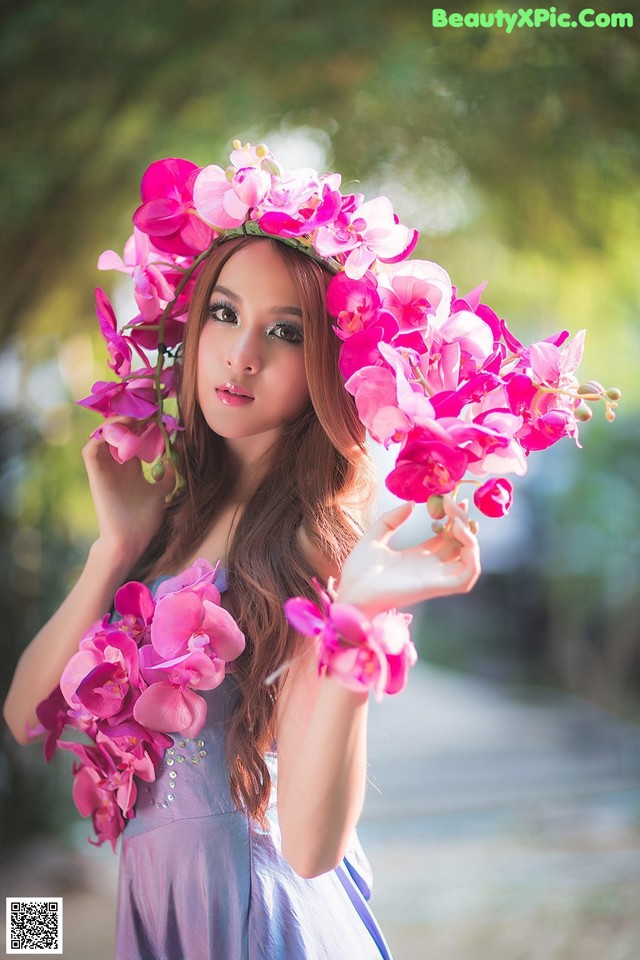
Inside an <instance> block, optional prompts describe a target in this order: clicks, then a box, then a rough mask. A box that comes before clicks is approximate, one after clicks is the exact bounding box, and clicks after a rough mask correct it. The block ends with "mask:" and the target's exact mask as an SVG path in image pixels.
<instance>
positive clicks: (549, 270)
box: [0, 0, 640, 832]
mask: <svg viewBox="0 0 640 960" xmlns="http://www.w3.org/2000/svg"><path fill="white" fill-rule="evenodd" d="M494 6H495V5H494V4H491V3H485V2H483V0H479V2H478V3H476V4H474V9H487V10H490V9H493V8H494ZM566 6H567V7H569V8H570V9H571V8H572V7H576V8H577V5H576V4H575V3H572V2H568V3H567V4H566ZM616 9H617V10H619V11H623V10H627V9H628V10H630V11H634V12H636V13H637V11H635V8H634V4H630V3H627V4H625V3H617V4H616ZM430 14H431V5H428V4H425V3H424V2H422V0H396V2H395V3H394V4H393V5H392V4H390V3H389V2H388V0H342V2H339V3H338V2H336V0H325V2H324V3H322V4H311V3H309V2H308V0H305V2H301V0H271V2H269V3H268V4H265V3H260V2H257V0H237V2H235V3H233V4H222V3H219V2H211V0H183V2H182V3H179V4H178V3H175V2H173V0H172V2H169V0H153V2H151V0H138V2H136V3H124V2H121V0H93V2H91V3H85V2H81V0H23V2H21V3H20V4H14V5H8V4H5V5H3V7H2V10H1V12H0V23H1V25H2V30H1V31H0V78H1V82H2V84H3V91H4V95H3V97H2V98H0V125H1V127H2V135H3V145H4V149H3V151H2V154H1V155H0V199H1V201H2V208H3V211H4V214H3V218H2V221H1V222H0V237H1V243H2V247H1V253H0V261H1V262H2V264H3V267H4V268H5V269H4V277H3V288H2V289H3V301H4V303H3V310H2V311H1V312H0V337H1V338H2V341H1V342H2V344H3V347H2V352H1V353H0V387H1V391H0V397H1V398H2V408H1V412H2V423H1V424H0V429H1V431H2V444H3V447H2V459H1V462H0V492H1V494H2V496H1V497H0V523H1V526H2V534H3V537H2V544H3V545H2V550H1V554H0V556H1V561H2V571H1V572H2V577H1V581H0V609H1V610H2V615H3V617H2V623H3V662H4V663H5V669H6V674H5V677H4V678H3V679H4V687H5V688H6V685H7V684H8V679H9V675H10V672H11V669H12V666H13V663H14V662H15V660H16V659H17V657H18V655H19V651H20V650H21V649H22V648H23V647H24V645H25V644H26V642H27V641H28V640H29V639H30V637H31V636H32V635H33V634H34V633H35V632H36V630H37V629H38V626H39V625H40V623H42V621H43V620H44V619H45V618H46V617H47V615H48V614H49V613H51V612H52V610H53V609H54V608H55V606H56V605H57V604H58V603H59V601H60V599H61V597H62V596H63V594H64V592H65V590H66V589H67V587H68V586H69V584H70V583H71V581H72V579H73V576H74V573H75V571H76V570H77V566H78V564H80V563H81V562H82V558H83V555H84V552H85V551H86V547H87V545H88V543H89V542H90V540H91V537H92V536H93V532H94V526H93V524H94V520H93V514H92V509H91V502H90V498H89V495H88V491H87V489H86V484H85V482H84V475H83V467H82V462H81V459H80V448H81V446H82V443H83V441H84V437H86V435H87V434H88V433H89V432H90V430H91V429H92V426H93V419H92V418H91V416H90V415H88V414H86V413H85V412H84V411H81V410H79V409H78V408H75V407H74V406H73V402H72V401H73V399H77V398H79V397H80V396H83V395H85V394H86V393H87V392H88V391H89V388H90V385H91V382H92V381H93V380H94V379H96V378H97V377H98V376H101V375H102V374H103V372H104V370H105V367H104V360H103V356H102V352H101V348H100V345H99V344H98V341H97V338H96V335H95V329H94V328H95V320H94V318H93V311H92V288H93V286H94V285H95V284H96V283H105V285H107V286H109V284H110V283H111V280H110V278H107V279H103V278H102V277H101V276H100V275H98V274H97V273H96V269H95V263H96V260H97V257H98V255H99V253H100V252H101V251H102V250H103V249H106V248H107V247H114V248H115V249H117V250H118V251H120V250H121V248H122V245H123V243H124V240H125V239H126V237H127V236H128V233H129V232H130V216H131V213H132V211H133V209H134V207H135V205H136V202H137V184H138V182H139V178H140V175H141V174H142V172H143V170H144V169H145V167H146V166H147V165H148V164H149V163H150V162H151V161H152V160H153V159H155V158H157V157H159V156H170V155H175V156H186V157H189V158H190V159H193V160H195V161H196V162H199V163H208V162H221V161H222V159H223V157H224V156H225V153H226V152H227V150H228V146H229V142H230V140H231V139H232V138H233V137H235V136H239V137H241V138H242V139H243V140H246V139H249V140H251V141H252V142H258V141H259V140H262V139H266V140H267V141H268V142H269V143H272V142H273V140H274V139H275V140H277V141H278V143H279V144H282V149H281V150H280V148H279V152H280V153H282V156H283V159H284V160H285V162H286V161H287V149H288V148H290V149H293V148H294V147H296V145H297V144H299V142H300V141H303V142H304V143H306V145H307V147H308V146H309V145H311V147H312V148H314V149H316V151H320V153H321V155H322V157H323V163H324V164H326V168H328V169H339V170H341V171H342V172H343V176H344V179H345V181H350V180H354V181H362V182H363V183H364V184H365V185H366V188H367V189H368V190H371V189H379V190H381V191H382V190H383V191H384V192H387V193H388V194H389V195H390V196H391V198H392V200H393V202H394V205H395V206H396V209H397V210H398V212H399V213H400V215H401V217H402V218H403V220H404V221H405V222H408V223H411V224H415V225H416V226H418V227H419V228H420V230H421V233H422V240H421V247H420V251H419V252H420V254H421V255H422V256H424V257H427V258H431V259H434V260H437V261H438V262H440V263H442V264H444V266H446V267H447V268H448V269H449V271H450V273H451V275H452V278H453V280H454V282H456V283H457V284H458V286H459V288H460V289H461V290H463V291H464V290H467V289H470V288H471V287H473V286H475V285H476V284H477V283H478V282H479V281H481V280H487V281H488V282H489V287H488V290H487V293H486V295H485V299H486V300H487V302H489V303H490V304H491V305H492V306H493V307H494V308H495V309H496V310H497V311H498V312H501V313H502V314H503V315H505V316H506V317H507V318H508V319H509V321H510V324H511V326H512V328H513V329H514V330H515V331H516V332H517V333H518V335H520V336H521V337H522V338H526V337H527V336H530V337H532V338H533V337H539V336H546V335H548V334H549V333H551V332H553V331H555V330H557V329H560V328H562V327H567V328H568V329H570V330H572V331H574V332H575V331H576V330H578V329H580V328H582V327H586V328H587V330H588V336H587V351H586V355H585V361H584V364H583V371H584V376H585V378H587V377H595V378H597V379H599V380H601V381H602V382H604V383H605V385H607V386H609V385H612V384H615V385H617V386H619V387H621V388H622V389H623V391H624V399H623V404H622V406H621V409H620V416H619V419H618V421H617V422H616V424H613V425H606V424H604V423H599V424H596V423H592V424H588V425H587V426H586V427H585V428H584V429H583V431H582V436H583V438H584V450H582V451H578V450H576V449H573V448H571V449H569V448H570V447H571V445H570V444H569V445H568V447H567V449H566V452H559V453H558V454H555V452H554V453H551V452H550V453H549V454H548V455H545V456H544V457H543V458H542V461H543V462H544V470H538V471H537V472H534V473H533V474H532V477H531V478H530V479H529V481H528V482H525V483H523V484H522V485H521V486H522V489H521V491H520V492H519V494H518V495H519V496H521V497H522V502H523V503H524V504H526V505H527V507H526V510H525V513H526V517H527V518H528V520H526V522H525V526H527V525H528V526H527V530H528V533H527V538H525V540H524V541H522V542H523V543H525V544H526V548H525V549H523V550H522V551H521V552H520V553H518V552H517V551H516V553H515V554H514V555H513V556H511V559H510V560H509V564H508V569H495V570H490V571H489V572H488V573H487V574H486V575H485V577H484V578H483V580H482V581H481V584H480V586H479V587H478V588H477V590H476V591H475V593H474V594H473V595H472V596H471V597H470V598H468V599H465V601H464V602H460V601H456V602H447V603H444V602H442V603H438V604H434V605H433V607H431V606H430V607H429V610H428V614H427V620H426V622H425V633H426V634H428V649H429V650H430V653H431V656H433V657H434V658H435V659H438V660H440V661H441V662H448V663H451V664H454V665H456V666H458V667H462V668H465V669H474V670H477V671H482V672H490V673H492V674H493V675H501V676H503V677H504V678H505V680H507V681H509V682H539V683H553V684H556V685H560V686H564V687H566V688H568V689H571V690H573V691H574V692H577V693H580V694H582V695H585V696H589V697H592V698H594V699H596V700H598V701H599V702H602V703H606V704H607V705H608V706H610V707H612V708H613V709H618V710H623V711H625V712H628V711H633V710H634V706H633V695H634V693H635V692H636V691H637V686H638V678H639V677H640V663H639V660H638V653H637V648H638V642H637V641H638V634H639V633H640V610H639V609H638V605H639V601H638V600H637V590H636V589H635V583H636V579H637V570H638V559H639V558H638V542H637V537H636V534H635V530H637V528H638V521H639V520H640V517H639V516H638V499H637V492H636V476H637V472H638V428H637V426H636V411H637V407H638V398H639V391H638V378H637V376H636V375H635V371H636V357H637V356H638V355H639V353H640V332H639V327H638V322H637V309H638V292H639V290H638V288H639V276H640V271H639V270H638V250H639V242H638V241H639V235H640V223H639V221H638V216H637V210H638V200H639V199H640V188H639V184H638V177H637V170H638V162H639V159H640V112H639V111H638V109H637V104H638V95H639V93H640V76H639V69H640V33H639V31H638V29H637V27H635V28H633V29H631V30H575V31H561V30H556V31H552V30H549V29H546V30H545V29H541V30H519V31H514V32H513V33H512V34H511V35H506V34H505V33H503V32H501V31H498V30H476V31H472V30H453V29H446V30H437V31H436V30H434V29H433V28H432V26H431V16H430ZM320 165H323V164H322V163H321V164H320ZM509 522H511V521H510V520H505V521H504V523H505V524H507V523H509ZM505 531H506V527H505ZM35 749H37V748H35ZM20 756H23V753H21V754H20ZM7 757H8V758H9V760H8V763H7V764H5V771H4V774H3V775H2V783H3V784H4V790H3V792H2V797H3V800H2V810H1V813H2V819H3V822H4V823H5V825H7V824H8V825H9V827H10V829H11V830H15V831H18V832H19V831H20V829H23V830H26V829H30V828H31V827H32V826H33V824H34V823H36V822H40V823H42V824H46V823H47V817H48V815H49V813H48V809H49V807H50V803H49V800H48V798H47V796H46V793H44V794H43V793H42V792H38V791H37V790H36V791H34V790H33V777H35V776H36V774H35V773H34V772H33V770H32V771H31V772H30V773H29V774H28V775H27V774H26V773H25V772H24V771H25V767H24V764H25V763H26V762H27V761H24V760H21V759H19V758H18V751H16V750H14V749H13V748H12V747H9V749H8V753H7ZM30 762H31V761H29V763H30ZM31 766H34V765H33V764H31ZM34 769H35V767H34ZM34 805H35V806H34ZM12 810H13V811H15V810H21V811H23V812H24V816H18V817H16V816H15V815H14V814H12V813H11V811H12ZM28 811H31V812H28ZM20 823H21V824H22V827H20V826H19V824H20Z"/></svg>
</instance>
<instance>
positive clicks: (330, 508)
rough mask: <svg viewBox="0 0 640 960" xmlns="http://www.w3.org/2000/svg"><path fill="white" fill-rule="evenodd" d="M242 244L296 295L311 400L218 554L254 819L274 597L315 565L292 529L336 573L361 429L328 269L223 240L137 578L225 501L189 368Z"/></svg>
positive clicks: (259, 794) (203, 291)
mask: <svg viewBox="0 0 640 960" xmlns="http://www.w3.org/2000/svg"><path fill="white" fill-rule="evenodd" d="M248 243H272V244H273V246H274V247H275V249H276V251H277V253H278V255H279V256H280V257H281V258H282V260H283V261H284V262H285V263H286V265H287V267H288V269H289V270H290V272H291V276H292V278H293V280H294V283H295V285H296V288H297V291H298V294H299V297H300V306H301V310H302V319H303V331H304V360H305V369H306V375H307V381H308V386H309V394H310V399H311V402H310V404H309V406H308V408H307V409H306V410H305V411H304V412H303V413H302V414H301V415H300V416H299V417H298V418H297V419H296V420H295V421H293V422H292V423H288V424H286V425H285V426H284V427H283V429H282V430H281V432H280V435H279V438H278V440H277V441H276V445H275V448H274V449H273V450H272V451H270V453H269V466H268V469H267V470H266V472H265V473H264V475H263V476H262V479H261V480H260V481H259V482H258V485H257V487H256V489H255V490H254V491H253V493H252V494H251V495H250V497H249V498H248V500H247V501H246V503H245V506H244V510H243V512H242V514H241V516H240V519H239V521H238V524H237V527H236V529H235V531H234V534H233V537H232V540H231V543H230V546H229V550H228V555H227V557H226V566H227V580H228V594H227V598H228V603H229V607H230V610H231V612H232V613H233V615H234V616H235V618H236V620H237V621H238V624H239V625H240V627H241V629H242V630H243V632H244V634H245V637H246V639H247V646H246V649H245V651H244V653H243V654H242V655H241V656H240V657H239V658H238V660H237V662H236V670H235V673H234V678H235V682H236V684H237V688H238V693H239V698H238V701H237V705H236V708H235V710H234V713H233V716H232V720H231V723H230V726H229V730H228V735H227V756H228V763H229V770H230V783H231V792H232V796H233V799H234V801H235V803H236V805H237V806H238V807H239V808H242V807H244V808H246V810H247V811H248V812H249V813H250V814H251V815H252V816H254V817H256V818H257V819H258V820H261V821H262V820H264V814H265V810H266V806H267V802H268V798H269V789H270V777H269V772H268V769H267V765H266V763H265V759H264V754H265V752H266V751H268V750H269V749H270V748H271V747H272V744H273V742H274V738H275V732H276V731H275V700H276V697H277V690H278V682H276V683H275V684H274V685H273V686H272V687H267V686H266V685H265V683H264V680H265V678H266V677H267V676H268V675H269V674H271V673H272V672H273V671H274V670H276V669H277V668H278V667H279V666H281V665H282V664H283V663H285V662H287V661H288V660H289V659H290V658H291V657H292V656H293V655H294V653H295V646H296V635H295V633H294V632H293V630H292V629H291V628H290V627H289V625H288V624H287V622H286V620H285V617H284V614H283V610H282V605H283V602H284V601H285V600H286V599H287V597H291V596H297V595H305V596H308V597H313V596H314V589H313V587H312V585H311V584H310V578H311V577H312V576H314V575H315V574H316V573H317V571H315V570H313V569H312V568H311V566H310V563H309V561H308V559H307V557H306V556H305V553H304V550H303V547H302V545H301V542H300V539H299V534H300V530H301V528H302V530H303V531H304V533H305V534H306V536H307V537H308V538H309V540H310V541H311V543H312V545H313V547H314V548H315V549H316V550H318V551H319V553H320V554H321V555H322V556H323V557H324V558H326V560H327V561H328V563H329V564H331V565H332V566H333V567H335V568H337V569H339V568H340V567H341V565H342V563H343V562H344V560H345V558H346V556H347V555H348V553H349V552H350V550H351V549H352V547H353V546H354V544H355V542H356V540H357V539H358V536H359V534H360V532H361V528H360V526H359V519H361V518H362V516H363V509H366V508H368V506H369V504H370V500H371V494H372V492H373V472H372V468H371V464H370V460H369V457H368V454H367V451H366V448H365V446H364V440H365V431H364V427H363V426H362V424H361V422H360V420H359V418H358V415H357V412H356V409H355V405H354V403H353V401H352V398H351V397H350V396H349V395H348V393H347V392H346V391H345V389H344V384H343V381H342V378H341V375H340V372H339V369H338V353H339V346H340V344H339V340H338V338H337V337H336V335H335V334H334V333H333V331H332V329H331V321H330V319H329V318H328V316H327V313H326V306H325V292H326V285H327V282H328V279H329V274H328V272H327V271H325V270H323V269H322V267H320V266H319V265H318V264H316V263H315V262H313V261H312V260H310V259H309V258H308V257H305V256H304V255H303V254H302V253H298V252H296V251H295V250H293V249H291V248H290V247H288V246H285V245H284V244H281V243H278V242H277V241H274V240H268V239H262V238H239V239H234V240H227V241H224V242H223V243H221V244H220V245H219V246H218V247H217V248H216V249H215V250H214V251H213V253H212V254H211V256H210V257H209V259H208V261H207V262H206V263H205V265H204V267H203V268H202V271H201V273H200V276H199V278H198V281H197V283H196V286H195V288H194V292H193V295H192V298H191V303H190V308H189V321H188V323H187V325H186V334H185V339H184V347H183V357H182V359H181V362H180V364H179V369H178V400H179V406H180V415H181V421H182V424H183V426H184V433H183V434H182V438H181V443H180V446H181V449H182V453H183V472H184V475H185V480H186V484H185V487H184V488H183V490H182V491H181V494H180V495H179V496H178V497H177V498H176V500H175V501H174V502H173V503H172V504H171V506H170V507H169V508H168V512H167V523H166V524H165V525H164V527H163V530H162V532H161V534H160V535H159V536H158V538H156V540H155V541H154V543H152V544H151V546H150V550H149V551H148V553H147V555H146V558H145V562H144V564H143V567H141V568H139V569H138V571H137V573H138V575H141V574H142V575H146V576H157V575H158V574H160V573H172V572H175V571H177V570H179V569H180V567H181V564H184V562H185V561H186V560H187V559H188V558H189V557H190V556H192V555H193V552H194V550H196V549H197V547H198V545H199V544H200V543H201V542H202V541H203V539H204V538H205V536H206V534H207V533H208V531H209V530H210V529H211V527H212V525H213V523H214V521H215V519H216V517H217V516H218V515H219V514H220V512H221V510H222V508H223V507H224V506H225V504H228V503H229V501H230V500H231V498H232V496H233V492H234V488H235V486H236V483H237V481H238V470H237V465H236V463H235V462H234V459H233V457H232V455H231V453H230V451H229V449H228V447H227V445H226V443H225V441H224V440H223V438H221V437H219V436H218V435H217V434H215V433H214V432H213V431H212V430H211V429H210V428H209V426H208V425H207V423H206V421H205V419H204V416H203V414H202V412H201V410H200V407H199V405H198V403H197V390H196V371H197V352H198V342H199V339H200V332H201V330H202V327H203V325H204V322H205V320H206V318H207V316H208V312H207V308H208V304H209V298H210V295H211V290H212V289H213V287H214V286H215V284H216V281H217V279H218V276H219V274H220V271H221V270H222V268H223V266H224V264H225V263H226V262H227V260H228V259H229V258H230V257H231V256H233V254H234V253H236V251H238V250H240V249H241V248H242V247H244V246H245V245H246V244H248ZM212 559H216V558H212ZM145 568H146V569H145Z"/></svg>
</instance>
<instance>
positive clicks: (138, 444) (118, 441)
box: [91, 414, 178, 463]
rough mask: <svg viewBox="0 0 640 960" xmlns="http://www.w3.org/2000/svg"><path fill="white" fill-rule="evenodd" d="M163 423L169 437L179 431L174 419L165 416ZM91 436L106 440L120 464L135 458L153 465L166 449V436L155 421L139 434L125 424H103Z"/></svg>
mask: <svg viewBox="0 0 640 960" xmlns="http://www.w3.org/2000/svg"><path fill="white" fill-rule="evenodd" d="M162 421H163V423H164V425H165V428H166V430H167V433H168V434H169V436H171V434H172V433H174V432H175V431H176V430H177V429H178V422H177V420H175V418H174V417H170V416H169V415H168V414H164V415H163V417H162ZM138 429H140V428H138ZM91 436H92V437H97V438H102V439H103V440H106V442H107V443H108V444H109V447H110V449H111V455H112V456H113V459H114V460H116V461H117V462H118V463H126V462H127V460H131V459H133V457H138V458H139V459H140V460H144V462H145V463H153V462H154V461H155V460H157V459H158V457H160V456H162V453H163V451H164V448H165V439H164V434H163V433H162V431H161V429H160V427H159V426H158V424H157V423H156V421H155V420H151V421H150V422H149V423H147V424H146V425H144V426H143V427H142V429H141V430H140V432H139V433H138V432H136V431H135V430H134V429H132V428H131V427H128V426H127V425H126V424H124V423H119V422H115V423H103V424H102V426H101V427H98V429H97V430H94V432H93V433H92V434H91Z"/></svg>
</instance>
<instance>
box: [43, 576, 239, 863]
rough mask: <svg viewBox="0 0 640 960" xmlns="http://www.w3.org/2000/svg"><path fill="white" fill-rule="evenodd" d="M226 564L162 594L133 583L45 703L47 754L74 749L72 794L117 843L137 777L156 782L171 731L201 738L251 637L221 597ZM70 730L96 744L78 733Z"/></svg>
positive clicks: (99, 831) (84, 641) (170, 582)
mask: <svg viewBox="0 0 640 960" xmlns="http://www.w3.org/2000/svg"><path fill="white" fill-rule="evenodd" d="M216 571H217V567H214V566H213V565H212V564H210V563H209V562H208V561H207V560H203V559H199V560H197V561H196V562H195V563H194V564H193V565H192V566H191V567H189V568H187V569H186V570H184V571H183V572H182V573H181V574H179V575H178V576H177V577H170V578H166V579H165V580H164V581H163V582H162V583H161V584H160V586H159V587H158V589H157V591H156V596H155V597H154V596H153V594H152V593H151V591H150V589H149V588H148V587H147V586H146V585H145V584H142V583H138V582H136V581H130V582H128V583H125V584H124V585H123V586H122V587H120V589H119V590H118V591H117V593H116V595H115V600H114V604H115V609H116V612H117V615H118V616H117V619H114V620H110V618H109V616H108V615H105V616H104V617H103V618H102V620H98V621H97V622H96V623H94V624H92V626H91V627H90V628H89V629H88V630H87V631H86V632H85V633H84V634H83V636H82V638H81V640H80V644H79V647H78V651H77V653H75V654H74V655H73V656H72V657H71V659H70V660H69V662H68V663H67V665H66V667H65V668H64V670H63V672H62V676H61V678H60V685H59V686H58V687H57V688H56V689H55V690H54V691H53V692H52V693H51V695H50V696H49V697H48V698H47V699H46V700H44V701H43V702H42V703H40V704H39V706H38V709H37V716H38V720H39V726H38V727H37V728H36V729H35V730H32V731H31V734H32V736H35V735H39V734H43V733H44V734H46V735H47V736H46V740H45V745H44V755H45V759H46V760H47V761H49V760H51V758H52V756H53V754H54V752H55V750H56V749H57V748H59V749H63V750H69V751H71V752H72V753H74V754H75V756H76V758H77V760H78V761H79V762H78V763H76V765H75V766H74V778H75V779H74V789H73V795H74V800H75V803H76V806H77V808H78V810H79V811H80V813H81V814H82V815H83V816H87V817H91V818H92V821H93V825H94V830H95V832H96V835H97V838H98V840H97V842H98V843H104V841H105V840H108V841H109V842H110V843H111V844H112V845H114V847H115V842H116V840H117V837H118V836H119V834H120V833H121V832H122V830H123V829H124V825H125V821H126V820H127V819H128V818H129V817H130V816H132V811H133V805H134V803H135V799H136V783H135V779H134V778H135V777H139V778H141V779H142V780H145V781H147V782H151V781H152V780H154V779H155V775H156V770H157V767H158V765H159V763H160V761H161V758H162V755H163V752H164V750H165V749H166V748H167V747H170V746H171V744H172V743H173V740H172V738H171V737H170V736H167V734H170V733H179V734H182V735H183V736H187V737H195V736H196V735H197V734H198V733H199V731H200V730H201V729H202V726H203V724H204V722H205V719H206V715H207V703H206V700H205V699H204V698H203V697H202V696H201V695H200V693H198V692H196V691H206V690H213V689H214V688H215V687H217V686H219V685H220V684H221V683H222V681H223V680H224V678H225V676H226V674H227V673H228V672H229V671H230V670H232V669H233V661H234V660H235V659H236V658H237V657H239V656H240V654H241V653H242V651H243V649H244V646H245V641H244V636H243V634H242V632H241V630H240V629H239V627H238V625H237V624H236V622H235V620H234V619H233V617H232V616H231V615H230V614H229V613H228V612H227V611H226V610H225V609H224V608H223V607H222V606H221V605H220V600H221V597H220V591H219V590H218V588H217V587H216V585H215V583H214V582H213V581H214V578H215V575H216ZM65 729H71V730H74V731H80V732H82V733H83V734H84V735H85V736H87V737H89V739H90V740H91V741H92V743H89V744H87V743H78V742H69V741H66V740H64V739H63V738H62V735H63V733H64V731H65Z"/></svg>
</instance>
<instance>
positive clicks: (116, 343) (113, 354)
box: [96, 287, 131, 377]
mask: <svg viewBox="0 0 640 960" xmlns="http://www.w3.org/2000/svg"><path fill="white" fill-rule="evenodd" d="M96 315H97V317H98V321H99V323H100V333H101V334H102V336H103V337H104V339H105V341H106V344H107V351H108V353H109V360H108V361H107V362H108V364H109V366H110V367H111V369H112V370H113V371H114V372H115V373H117V374H118V375H119V376H121V377H126V376H127V375H128V374H129V373H130V372H131V347H130V346H129V339H128V338H127V337H125V336H123V335H122V334H121V333H118V322H117V320H116V315H115V313H114V312H113V307H112V306H111V304H110V302H109V298H108V297H107V295H106V293H105V292H104V290H101V289H100V287H98V288H97V289H96Z"/></svg>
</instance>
